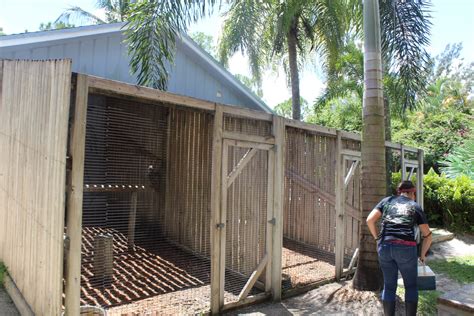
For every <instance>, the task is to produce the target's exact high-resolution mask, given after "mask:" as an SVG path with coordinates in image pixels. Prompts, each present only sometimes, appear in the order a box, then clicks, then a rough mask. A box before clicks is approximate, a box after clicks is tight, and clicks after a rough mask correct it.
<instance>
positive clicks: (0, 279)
mask: <svg viewBox="0 0 474 316" xmlns="http://www.w3.org/2000/svg"><path fill="white" fill-rule="evenodd" d="M6 271H7V268H6V267H5V265H4V264H3V262H1V261H0V288H1V287H2V286H3V276H4V275H5V272H6Z"/></svg>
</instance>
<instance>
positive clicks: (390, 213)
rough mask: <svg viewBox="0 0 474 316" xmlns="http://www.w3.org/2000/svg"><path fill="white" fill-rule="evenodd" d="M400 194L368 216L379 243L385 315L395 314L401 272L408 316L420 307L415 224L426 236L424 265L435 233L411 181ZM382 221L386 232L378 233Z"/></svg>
mask: <svg viewBox="0 0 474 316" xmlns="http://www.w3.org/2000/svg"><path fill="white" fill-rule="evenodd" d="M397 193H398V195H396V196H389V197H386V198H384V199H383V200H382V201H380V202H379V203H378V204H377V205H376V206H375V207H374V209H373V210H372V212H371V213H370V214H369V216H368V217H367V225H368V226H369V230H370V232H371V234H372V236H373V237H374V238H375V239H376V240H377V241H378V247H377V248H378V249H377V251H378V255H379V262H380V268H381V269H382V272H383V279H384V287H383V292H382V303H383V309H384V314H385V315H395V292H396V291H397V279H398V271H400V273H401V275H402V278H403V284H404V285H405V310H406V314H407V315H416V309H417V304H418V289H417V284H416V281H417V276H418V263H417V247H416V239H415V238H416V236H415V225H418V226H419V228H420V231H421V235H422V236H423V244H422V247H421V256H420V261H421V262H423V263H424V261H425V256H426V252H427V251H428V249H429V248H430V245H431V231H430V228H429V226H428V222H427V220H426V216H425V213H424V212H423V210H422V209H421V206H420V205H419V204H418V203H416V202H415V200H416V188H415V186H414V185H413V183H412V182H411V181H403V182H401V183H400V185H399V186H398V190H397ZM380 218H382V229H381V231H380V233H379V234H377V229H376V222H377V221H378V220H379V219H380Z"/></svg>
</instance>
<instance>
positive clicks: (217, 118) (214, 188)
mask: <svg viewBox="0 0 474 316" xmlns="http://www.w3.org/2000/svg"><path fill="white" fill-rule="evenodd" d="M223 119H224V113H223V109H222V107H221V106H219V105H217V106H216V112H215V114H214V127H213V138H212V177H211V228H210V229H211V313H212V314H218V313H219V312H220V310H221V307H222V306H223V303H224V298H223V297H221V294H220V293H221V283H220V276H221V272H220V263H221V259H220V247H221V235H222V234H221V231H220V229H219V228H218V224H220V223H221V217H220V210H221V182H222V177H221V174H222V173H221V170H222V134H223Z"/></svg>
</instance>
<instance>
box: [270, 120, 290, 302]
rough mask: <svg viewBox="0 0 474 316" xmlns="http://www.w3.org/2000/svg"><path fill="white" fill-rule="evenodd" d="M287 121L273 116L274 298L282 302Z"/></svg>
mask: <svg viewBox="0 0 474 316" xmlns="http://www.w3.org/2000/svg"><path fill="white" fill-rule="evenodd" d="M285 134H286V133H285V120H284V118H282V117H279V116H276V115H275V116H273V136H275V149H276V152H275V173H274V183H273V185H274V189H273V217H274V218H275V221H274V225H273V234H272V241H273V249H272V251H273V252H272V258H271V263H272V266H271V269H272V282H271V283H272V286H271V288H272V296H273V300H274V301H280V300H281V274H282V249H283V205H284V196H285V194H284V193H285V191H284V190H285V188H284V185H285V181H284V177H285Z"/></svg>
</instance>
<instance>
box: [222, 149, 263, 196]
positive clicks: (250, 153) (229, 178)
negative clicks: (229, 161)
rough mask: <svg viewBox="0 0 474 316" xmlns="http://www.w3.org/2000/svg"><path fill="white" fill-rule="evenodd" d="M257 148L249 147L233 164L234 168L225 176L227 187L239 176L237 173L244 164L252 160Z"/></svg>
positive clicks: (241, 169) (242, 168)
mask: <svg viewBox="0 0 474 316" xmlns="http://www.w3.org/2000/svg"><path fill="white" fill-rule="evenodd" d="M257 151H258V149H256V148H251V149H249V151H247V153H246V154H245V155H244V156H243V157H242V159H240V161H239V162H238V163H237V165H236V166H235V168H234V170H232V171H231V172H230V174H229V175H228V176H226V178H227V179H226V182H227V188H229V187H230V186H231V184H232V183H234V181H235V179H236V178H237V177H238V176H239V174H240V173H241V172H242V171H243V170H244V168H245V166H246V165H247V164H248V163H249V162H250V160H252V158H253V156H255V154H256V153H257Z"/></svg>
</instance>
